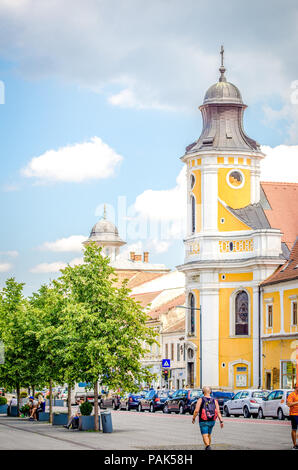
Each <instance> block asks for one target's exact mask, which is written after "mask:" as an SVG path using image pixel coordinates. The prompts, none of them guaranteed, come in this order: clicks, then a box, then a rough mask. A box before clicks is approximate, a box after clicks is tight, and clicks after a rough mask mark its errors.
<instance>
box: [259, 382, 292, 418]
mask: <svg viewBox="0 0 298 470" xmlns="http://www.w3.org/2000/svg"><path fill="white" fill-rule="evenodd" d="M292 391H293V390H289V389H279V390H273V392H271V393H269V395H267V396H266V397H264V398H263V401H262V403H260V405H259V410H258V418H260V419H263V418H267V417H270V418H278V419H280V420H283V419H285V417H288V416H289V414H290V413H289V411H290V410H289V407H288V406H287V398H288V396H289V395H290V393H292Z"/></svg>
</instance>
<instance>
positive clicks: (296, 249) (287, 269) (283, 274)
mask: <svg viewBox="0 0 298 470" xmlns="http://www.w3.org/2000/svg"><path fill="white" fill-rule="evenodd" d="M294 279H298V237H297V238H296V241H295V243H294V246H293V248H292V251H291V253H290V257H289V260H288V261H287V262H286V263H285V264H284V265H283V266H279V268H277V270H276V271H275V272H274V273H273V274H271V276H269V277H268V278H267V279H266V280H265V281H263V282H262V283H261V286H267V285H271V284H276V283H278V282H285V281H292V280H294Z"/></svg>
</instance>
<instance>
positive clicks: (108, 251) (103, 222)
mask: <svg viewBox="0 0 298 470" xmlns="http://www.w3.org/2000/svg"><path fill="white" fill-rule="evenodd" d="M91 242H95V243H96V244H97V245H98V246H101V247H102V248H103V254H104V255H105V256H108V257H109V258H110V260H111V261H115V260H116V257H117V256H118V254H119V251H120V247H121V246H123V245H126V242H124V241H123V240H122V239H121V238H120V236H119V233H118V229H117V227H116V226H115V225H114V224H113V223H112V222H110V221H109V220H107V211H106V206H104V214H103V217H102V218H101V219H100V220H99V222H97V223H96V224H95V225H94V226H93V228H92V230H91V233H90V236H89V238H88V240H86V241H85V242H83V245H85V246H86V245H88V244H89V243H91Z"/></svg>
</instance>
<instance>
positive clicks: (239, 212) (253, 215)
mask: <svg viewBox="0 0 298 470" xmlns="http://www.w3.org/2000/svg"><path fill="white" fill-rule="evenodd" d="M228 209H229V211H230V212H232V214H234V215H235V216H236V217H237V218H238V219H240V220H241V221H242V222H244V223H245V224H246V225H248V226H249V227H251V228H253V229H254V230H258V229H265V228H271V225H270V224H269V222H268V219H267V217H266V214H265V212H264V209H263V207H262V204H261V203H260V202H258V203H256V204H249V205H248V206H246V207H242V208H241V209H232V208H231V207H228Z"/></svg>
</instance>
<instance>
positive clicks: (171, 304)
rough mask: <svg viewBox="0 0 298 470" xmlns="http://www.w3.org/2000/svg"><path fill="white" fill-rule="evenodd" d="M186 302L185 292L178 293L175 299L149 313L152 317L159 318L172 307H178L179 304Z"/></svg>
mask: <svg viewBox="0 0 298 470" xmlns="http://www.w3.org/2000/svg"><path fill="white" fill-rule="evenodd" d="M184 303H185V294H181V295H178V296H177V297H175V298H174V299H172V300H170V301H169V302H165V303H164V304H162V305H160V306H159V307H157V308H155V309H154V310H151V311H150V312H149V315H150V317H151V318H158V317H159V316H160V315H161V314H162V313H166V312H168V311H169V310H171V309H172V308H175V307H177V305H183V304H184Z"/></svg>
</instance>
